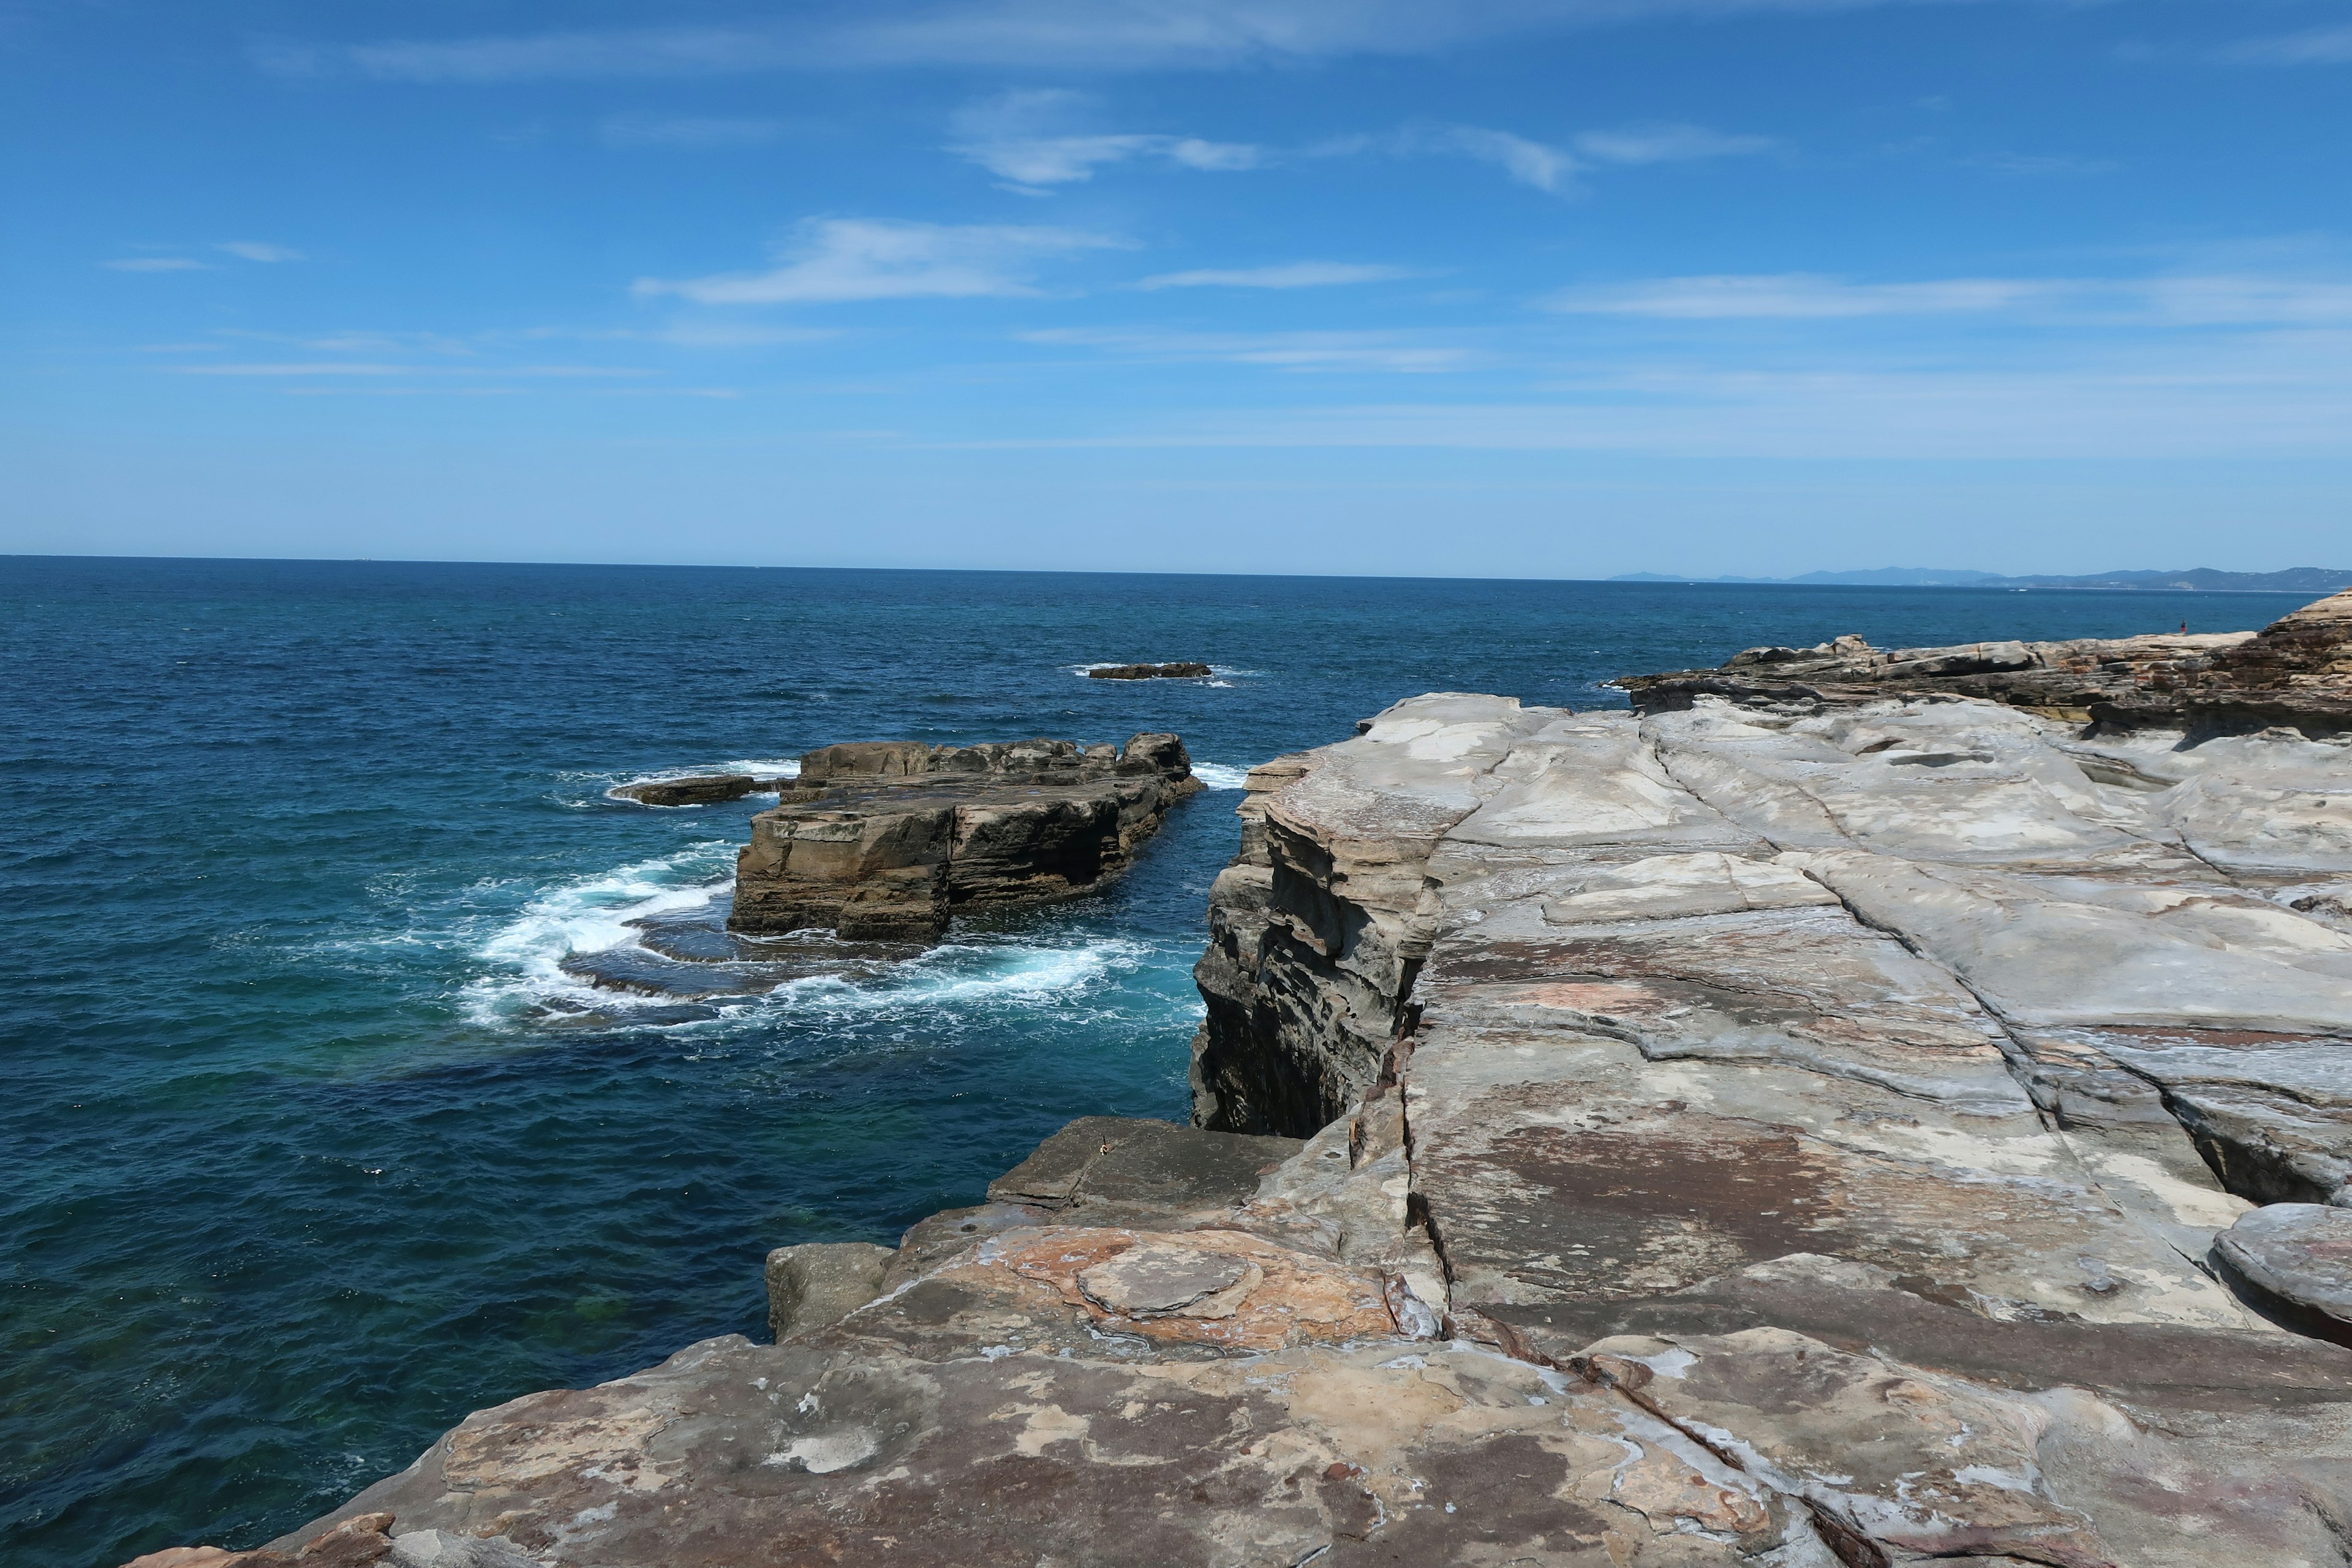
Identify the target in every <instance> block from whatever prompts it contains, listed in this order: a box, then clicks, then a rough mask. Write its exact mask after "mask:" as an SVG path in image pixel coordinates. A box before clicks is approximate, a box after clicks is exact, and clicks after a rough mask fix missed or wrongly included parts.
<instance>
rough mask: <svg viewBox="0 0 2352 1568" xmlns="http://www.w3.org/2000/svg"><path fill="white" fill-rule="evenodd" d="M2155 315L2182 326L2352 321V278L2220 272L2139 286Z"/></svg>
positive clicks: (2136, 288) (2303, 324)
mask: <svg viewBox="0 0 2352 1568" xmlns="http://www.w3.org/2000/svg"><path fill="white" fill-rule="evenodd" d="M2133 288H2134V291H2135V292H2137V294H2139V295H2140V296H2141V297H2142V299H2144V300H2145V301H2146V310H2147V315H2148V316H2149V317H2150V318H2152V319H2153V320H2155V321H2158V322H2162V323H2169V324H2174V325H2179V326H2273V327H2324V326H2352V280H2347V279H2326V278H2263V277H2254V276H2246V275H2230V274H2218V275H2213V276H2208V277H2189V278H2158V279H2149V280H2147V282H2144V283H2139V284H2137V285H2134V286H2133Z"/></svg>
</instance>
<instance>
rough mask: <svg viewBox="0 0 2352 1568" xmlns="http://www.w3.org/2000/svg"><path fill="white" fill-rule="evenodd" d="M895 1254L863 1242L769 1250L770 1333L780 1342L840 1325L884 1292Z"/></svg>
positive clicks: (832, 1242)
mask: <svg viewBox="0 0 2352 1568" xmlns="http://www.w3.org/2000/svg"><path fill="white" fill-rule="evenodd" d="M896 1256H897V1254H896V1253H894V1252H892V1251H891V1249H890V1248H888V1247H876V1246H874V1245H872V1244H871V1243H869V1242H863V1241H809V1242H803V1243H802V1244H801V1245H800V1246H798V1247H778V1248H776V1249H775V1250H774V1251H773V1252H771V1253H770V1254H768V1331H769V1332H770V1333H772V1334H773V1335H775V1337H776V1338H777V1339H778V1340H779V1341H783V1340H788V1339H791V1338H792V1337H793V1335H794V1334H800V1333H806V1332H807V1331H810V1330H812V1329H821V1328H824V1326H825V1325H827V1324H828V1323H837V1322H839V1321H841V1320H842V1319H844V1318H845V1317H847V1316H848V1315H849V1314H850V1313H852V1312H854V1311H856V1310H857V1309H858V1308H860V1307H863V1306H864V1305H866V1302H868V1301H871V1300H874V1298H875V1297H877V1296H879V1295H880V1294H882V1271H883V1269H884V1268H886V1267H887V1266H888V1264H889V1262H890V1259H891V1258H894V1257H896Z"/></svg>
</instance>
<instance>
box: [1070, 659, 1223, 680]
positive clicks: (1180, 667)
mask: <svg viewBox="0 0 2352 1568" xmlns="http://www.w3.org/2000/svg"><path fill="white" fill-rule="evenodd" d="M1209 673H1210V670H1209V667H1208V666H1207V665H1205V664H1200V663H1195V662H1192V661H1185V662H1182V663H1178V664H1098V665H1097V666H1095V667H1094V668H1092V669H1089V670H1087V679H1089V680H1183V679H1200V678H1201V677H1202V676H1204V675H1207V674H1209Z"/></svg>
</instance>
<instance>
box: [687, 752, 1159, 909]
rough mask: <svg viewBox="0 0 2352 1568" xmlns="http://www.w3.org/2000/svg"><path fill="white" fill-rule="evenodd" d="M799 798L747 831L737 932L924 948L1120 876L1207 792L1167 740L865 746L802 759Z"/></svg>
mask: <svg viewBox="0 0 2352 1568" xmlns="http://www.w3.org/2000/svg"><path fill="white" fill-rule="evenodd" d="M798 782H799V784H801V785H802V786H803V787H802V788H801V789H799V790H796V791H794V792H793V793H792V794H791V795H787V796H785V797H783V798H782V799H781V800H780V802H779V804H778V805H777V806H776V807H775V809H774V810H772V811H763V812H761V813H760V814H759V815H758V816H754V817H753V818H752V819H751V844H750V845H749V846H747V847H745V848H744V849H743V850H742V852H741V853H740V855H739V856H738V858H737V860H736V867H735V900H734V905H733V910H732V912H731V913H730V915H729V917H728V928H729V929H730V931H739V932H744V933H751V934H758V935H781V934H782V933H784V932H787V931H803V930H809V929H812V928H829V929H831V930H834V931H838V932H839V933H840V934H841V935H842V936H843V937H845V938H849V939H853V940H861V939H880V940H900V939H912V940H925V939H929V938H931V937H935V936H937V935H938V934H939V933H940V931H943V930H945V929H946V926H947V922H948V921H949V919H950V917H951V916H952V915H954V914H955V913H957V912H958V911H960V910H985V909H998V908H1004V907H1007V906H1013V905H1020V904H1031V903H1040V902H1045V901H1047V900H1054V899H1061V898H1067V897H1069V896H1071V895H1072V894H1075V893H1080V892H1083V891H1085V890H1086V889H1088V888H1091V887H1094V886H1096V885H1097V884H1099V883H1101V882H1103V881H1105V880H1107V879H1110V878H1113V877H1116V876H1118V874H1119V873H1120V872H1121V871H1123V870H1125V869H1126V868H1127V865H1128V862H1129V858H1130V857H1131V856H1132V854H1133V853H1134V851H1135V848H1136V847H1137V846H1138V845H1139V844H1140V843H1141V842H1142V841H1143V840H1144V839H1146V838H1148V837H1150V836H1151V835H1152V834H1153V833H1155V832H1156V831H1158V829H1159V826H1160V819H1161V817H1162V816H1164V815H1165V814H1166V812H1167V810H1168V808H1169V806H1170V805H1173V804H1174V803H1175V802H1176V801H1178V800H1181V799H1183V798H1184V797H1185V796H1187V795H1194V794H1198V793H1199V792H1200V791H1201V789H1202V788H1203V787H1204V786H1203V785H1202V784H1201V782H1200V781H1199V780H1198V779H1196V778H1194V777H1192V759H1191V758H1190V757H1188V756H1186V755H1185V752H1184V744H1183V742H1181V741H1180V740H1178V739H1177V738H1176V737H1175V736H1173V735H1168V734H1156V733H1155V734H1142V735H1138V736H1136V737H1135V738H1134V739H1133V740H1131V741H1129V742H1128V743H1127V745H1126V747H1125V748H1124V749H1123V750H1120V749H1116V748H1113V747H1110V746H1107V745H1104V746H1087V747H1083V748H1082V747H1079V746H1077V745H1076V744H1074V743H1073V742H1068V741H1044V740H1038V741H1020V742H1013V743H1011V744H989V745H980V746H961V747H956V746H941V747H932V746H927V745H923V744H921V743H920V742H891V741H883V742H861V743H856V744H851V745H840V746H826V747H824V748H822V749H821V750H818V751H814V752H809V753H808V754H807V755H806V756H804V757H803V758H802V759H801V773H800V778H799V781H798Z"/></svg>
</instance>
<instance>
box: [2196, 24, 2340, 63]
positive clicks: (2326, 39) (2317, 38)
mask: <svg viewBox="0 0 2352 1568" xmlns="http://www.w3.org/2000/svg"><path fill="white" fill-rule="evenodd" d="M2221 58H2222V59H2223V60H2226V61H2228V62H2230V63H2231V64H2232V65H2253V66H2340V65H2352V27H2315V28H2312V29H2311V30H2309V31H2308V32H2302V33H2282V34H2278V35H2276V36H2274V37H2262V38H2245V39H2242V40H2241V41H2239V42H2237V43H2234V44H2231V45H2230V46H2229V47H2226V48H2224V49H2222V50H2221Z"/></svg>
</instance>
